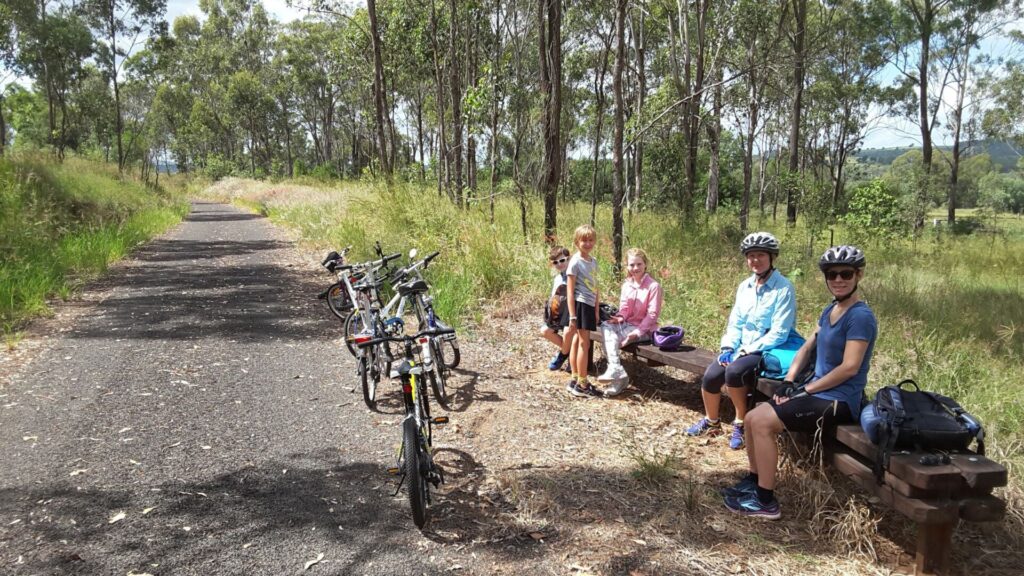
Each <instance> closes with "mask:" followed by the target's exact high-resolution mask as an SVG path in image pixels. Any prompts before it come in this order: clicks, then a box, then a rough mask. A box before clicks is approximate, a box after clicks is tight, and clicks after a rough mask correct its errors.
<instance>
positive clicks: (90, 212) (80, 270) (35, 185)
mask: <svg viewBox="0 0 1024 576" xmlns="http://www.w3.org/2000/svg"><path fill="white" fill-rule="evenodd" d="M187 210H188V206H187V204H186V203H185V202H184V201H183V200H182V197H181V196H180V195H177V194H172V193H169V192H167V191H165V190H163V189H154V188H147V187H146V186H144V185H142V184H139V183H136V182H133V181H130V180H127V179H126V180H121V179H119V178H118V177H117V170H116V168H111V167H109V166H106V165H103V164H99V163H94V162H88V161H84V160H80V159H69V160H67V161H66V162H65V163H63V164H55V163H53V162H52V161H50V160H48V159H46V158H32V157H20V158H16V159H13V160H12V159H0V324H2V327H3V330H4V333H5V340H6V341H7V343H8V346H10V345H11V343H12V342H16V341H17V337H16V336H13V335H12V334H14V333H15V332H16V331H17V330H18V328H19V327H20V326H21V325H22V324H23V323H24V322H25V321H26V320H28V319H31V318H33V317H38V316H42V315H46V314H48V313H49V307H48V306H47V300H48V299H51V298H55V297H57V298H62V299H67V298H69V297H70V296H71V295H72V294H73V293H74V292H75V290H76V289H77V288H78V287H80V286H81V285H82V283H84V282H85V281H86V280H88V279H90V278H92V277H94V276H96V275H97V274H98V273H100V272H102V271H104V270H106V268H107V266H108V265H109V264H110V263H111V262H113V261H116V260H118V259H120V258H123V257H124V256H125V255H126V254H127V253H128V252H129V251H130V250H131V249H132V248H134V247H135V246H137V245H138V244H140V243H142V242H144V241H146V240H147V239H149V238H151V237H152V236H154V235H156V234H159V233H160V232H162V231H164V230H166V229H168V228H169V227H171V226H173V225H174V224H176V223H177V222H179V221H180V220H181V218H182V217H183V216H184V215H185V214H186V213H187Z"/></svg>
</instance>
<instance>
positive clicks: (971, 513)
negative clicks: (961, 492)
mask: <svg viewBox="0 0 1024 576" xmlns="http://www.w3.org/2000/svg"><path fill="white" fill-rule="evenodd" d="M957 502H959V503H960V517H961V518H963V519H964V520H966V521H968V522H996V521H999V520H1002V519H1003V517H1004V516H1006V502H1005V501H1003V499H1002V498H997V497H995V496H992V495H987V496H968V497H966V498H961V499H960V500H957Z"/></svg>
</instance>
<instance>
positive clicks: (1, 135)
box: [0, 92, 7, 158]
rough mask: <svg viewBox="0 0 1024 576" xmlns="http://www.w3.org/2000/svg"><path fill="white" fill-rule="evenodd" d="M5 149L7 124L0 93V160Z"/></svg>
mask: <svg viewBox="0 0 1024 576" xmlns="http://www.w3.org/2000/svg"><path fill="white" fill-rule="evenodd" d="M6 148H7V122H6V121H5V120H4V95H3V93H2V92H0V158H3V157H4V151H5V149H6Z"/></svg>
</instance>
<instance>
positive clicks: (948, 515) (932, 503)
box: [832, 452, 960, 524]
mask: <svg viewBox="0 0 1024 576" xmlns="http://www.w3.org/2000/svg"><path fill="white" fill-rule="evenodd" d="M832 465H833V466H835V468H836V470H838V471H839V472H841V473H842V474H843V475H845V476H846V477H847V478H849V479H850V480H852V481H853V482H854V483H856V484H857V485H858V486H860V487H861V488H863V489H864V490H866V491H867V492H868V493H869V494H873V495H874V496H877V497H878V499H879V500H881V501H882V502H883V503H884V504H887V505H888V506H890V507H892V508H893V509H894V510H896V511H897V512H899V513H900V514H903V515H904V516H906V517H907V518H910V519H911V520H913V521H914V522H918V523H920V524H942V523H947V522H953V521H954V520H956V519H957V518H958V517H959V516H960V505H959V503H958V502H957V501H956V500H948V499H921V498H910V497H907V496H904V495H903V494H900V493H899V492H897V491H896V489H895V488H893V487H892V486H890V485H888V484H882V485H879V484H878V483H877V482H875V474H874V472H872V471H871V469H870V468H868V467H867V466H866V465H865V464H864V463H863V462H861V461H860V460H858V459H857V458H856V457H854V456H853V455H852V454H844V453H840V452H837V453H835V454H833V455H832Z"/></svg>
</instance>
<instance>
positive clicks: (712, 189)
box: [704, 67, 742, 217]
mask: <svg viewBox="0 0 1024 576" xmlns="http://www.w3.org/2000/svg"><path fill="white" fill-rule="evenodd" d="M715 81H716V84H715V95H714V100H715V101H714V108H713V111H712V116H713V118H712V120H711V122H712V123H711V125H710V126H708V145H709V148H710V149H711V163H710V166H709V168H708V198H707V201H706V202H705V203H704V208H705V209H706V210H707V212H708V214H714V213H715V210H717V209H718V180H719V171H720V169H719V152H720V149H721V144H722V68H721V67H719V68H718V69H717V70H716V72H715ZM741 217H742V215H741Z"/></svg>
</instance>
